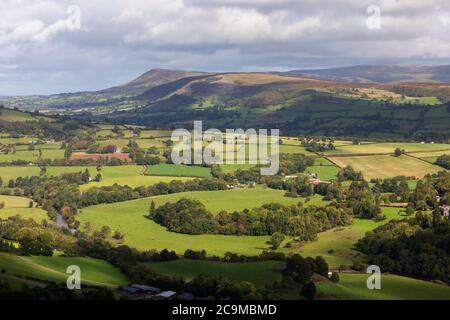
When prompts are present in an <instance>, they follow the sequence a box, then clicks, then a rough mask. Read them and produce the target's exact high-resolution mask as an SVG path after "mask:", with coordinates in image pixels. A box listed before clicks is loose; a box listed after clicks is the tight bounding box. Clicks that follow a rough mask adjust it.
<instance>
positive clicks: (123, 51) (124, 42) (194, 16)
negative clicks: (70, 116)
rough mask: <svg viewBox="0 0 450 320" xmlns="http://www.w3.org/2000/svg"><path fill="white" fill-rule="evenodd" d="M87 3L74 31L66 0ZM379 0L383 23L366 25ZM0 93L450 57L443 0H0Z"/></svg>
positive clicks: (449, 10)
mask: <svg viewBox="0 0 450 320" xmlns="http://www.w3.org/2000/svg"><path fill="white" fill-rule="evenodd" d="M71 4H76V5H78V6H79V8H80V9H81V29H80V30H76V31H74V30H69V29H68V28H67V27H66V25H65V23H66V21H67V19H68V17H69V16H68V13H67V7H68V6H69V5H71ZM373 4H375V5H378V6H380V8H381V13H382V28H381V30H369V29H368V28H367V27H366V19H367V14H366V8H367V6H369V5H373ZM0 9H1V11H2V20H1V21H0V50H1V55H0V94H1V95H6V94H31V93H32V94H36V93H42V94H47V93H56V92H61V91H82V90H94V89H101V88H104V87H108V86H111V85H116V84H119V83H121V82H126V81H128V80H130V78H132V77H134V76H137V75H139V74H140V73H143V72H145V71H147V70H148V69H150V68H155V67H163V68H179V69H190V70H193V69H198V70H207V71H231V70H236V71H241V70H242V71H244V70H245V71H250V70H258V71H261V70H286V69H294V68H317V67H334V66H340V65H353V64H362V63H449V59H450V33H449V32H448V29H449V27H450V3H449V2H448V1H446V0H430V1H419V0H335V1H332V0H329V1H326V0H170V1H167V0H128V1H120V0H109V1H107V0H97V1H90V0H74V1H58V0H45V1H38V0H20V1H17V0H0Z"/></svg>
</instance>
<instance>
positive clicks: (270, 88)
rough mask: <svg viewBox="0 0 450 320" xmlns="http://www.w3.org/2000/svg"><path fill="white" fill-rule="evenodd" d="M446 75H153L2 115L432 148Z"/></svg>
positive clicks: (440, 130)
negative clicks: (410, 142)
mask: <svg viewBox="0 0 450 320" xmlns="http://www.w3.org/2000/svg"><path fill="white" fill-rule="evenodd" d="M445 68H447V67H424V66H422V67H421V66H416V67H412V66H410V67H405V66H357V67H349V68H339V69H329V70H322V71H321V70H314V72H317V73H320V72H322V73H323V74H322V75H320V77H319V75H312V74H311V73H306V72H304V71H303V72H304V73H302V71H292V72H287V73H267V72H266V73H264V72H235V73H203V72H192V71H179V70H162V69H155V70H151V71H149V72H147V73H145V74H143V75H142V76H140V77H138V78H137V79H135V80H133V81H130V82H129V83H127V84H125V85H122V86H118V87H114V88H110V89H106V90H103V91H98V92H82V93H73V94H60V95H54V96H48V97H45V96H40V97H11V98H9V99H6V100H5V106H8V107H10V108H11V107H18V108H20V109H26V110H40V111H41V112H42V113H45V114H54V113H61V114H67V115H71V116H76V117H84V118H87V119H94V120H98V121H107V122H108V121H111V122H114V123H126V124H137V125H144V126H148V127H153V128H172V127H182V128H187V127H189V126H190V125H192V123H193V121H194V120H203V122H204V124H205V126H208V127H213V128H279V129H280V130H282V132H283V133H284V134H288V133H289V134H293V135H300V134H302V135H311V136H320V135H324V136H336V137H361V138H366V139H384V140H386V139H416V140H420V141H422V140H427V139H430V140H433V141H438V140H440V139H448V138H450V105H449V104H450V83H442V82H438V80H439V81H444V80H445V79H446V78H450V76H449V74H450V72H448V73H447V72H446V71H445ZM309 72H313V71H309ZM331 74H334V75H331ZM319 78H324V79H319ZM328 78H329V79H328ZM448 80H449V82H450V79H448ZM430 106H432V107H430Z"/></svg>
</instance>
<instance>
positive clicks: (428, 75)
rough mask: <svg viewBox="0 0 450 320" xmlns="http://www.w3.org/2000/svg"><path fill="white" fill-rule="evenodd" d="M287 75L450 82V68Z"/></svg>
mask: <svg viewBox="0 0 450 320" xmlns="http://www.w3.org/2000/svg"><path fill="white" fill-rule="evenodd" d="M286 74H289V75H296V76H302V77H312V78H318V79H326V80H334V81H347V82H358V83H390V82H446V83H449V82H450V66H422V65H408V66H398V65H397V66H396V65H362V66H352V67H343V68H333V69H318V70H293V71H289V72H286Z"/></svg>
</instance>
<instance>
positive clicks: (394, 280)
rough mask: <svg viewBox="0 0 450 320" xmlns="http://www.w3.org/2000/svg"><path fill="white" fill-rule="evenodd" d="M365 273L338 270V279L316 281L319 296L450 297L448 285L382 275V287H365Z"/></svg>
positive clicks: (375, 297) (389, 298) (399, 298)
mask: <svg viewBox="0 0 450 320" xmlns="http://www.w3.org/2000/svg"><path fill="white" fill-rule="evenodd" d="M367 277H368V275H367V274H356V273H340V274H339V278H340V281H339V283H332V282H331V281H327V280H323V281H320V282H316V286H317V298H318V299H333V300H450V287H449V286H445V285H440V284H435V283H431V282H428V281H423V280H417V279H413V278H407V277H402V276H397V275H393V274H382V275H381V290H369V289H367V284H366V281H367Z"/></svg>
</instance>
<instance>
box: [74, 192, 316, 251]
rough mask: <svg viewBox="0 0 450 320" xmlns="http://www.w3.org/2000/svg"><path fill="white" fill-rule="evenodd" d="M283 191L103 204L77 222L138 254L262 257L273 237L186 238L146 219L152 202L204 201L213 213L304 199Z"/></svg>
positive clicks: (190, 194) (187, 194)
mask: <svg viewBox="0 0 450 320" xmlns="http://www.w3.org/2000/svg"><path fill="white" fill-rule="evenodd" d="M283 194H284V191H281V190H272V189H262V188H256V189H238V190H230V191H203V192H184V193H178V194H172V195H164V196H156V197H150V198H143V199H136V200H131V201H124V202H118V203H113V204H100V205H96V206H91V207H87V208H84V209H82V211H81V213H80V214H79V215H78V216H77V219H78V220H79V221H80V222H81V225H82V226H84V224H85V223H86V222H90V224H91V225H92V227H93V228H94V229H96V230H99V229H100V228H101V227H103V226H109V227H110V228H111V229H112V230H120V231H121V232H123V233H124V234H125V243H126V244H127V245H129V246H131V247H134V248H137V249H139V250H149V249H152V248H155V249H160V250H161V249H164V248H168V249H171V250H175V251H176V252H177V253H183V252H184V251H185V250H186V249H192V250H203V249H205V250H206V251H207V253H208V254H209V255H220V256H222V255H223V254H224V253H226V252H228V251H231V252H237V253H240V254H246V255H255V254H260V253H261V251H262V250H268V249H270V245H268V244H267V241H268V240H269V238H270V237H268V236H262V237H252V236H224V235H187V234H179V233H174V232H170V231H167V229H166V228H164V227H162V226H160V225H158V224H156V223H155V222H153V221H152V220H150V219H148V218H147V217H146V216H147V214H148V209H149V206H150V202H151V201H152V200H153V201H154V202H155V204H156V205H157V206H159V205H162V204H164V203H166V202H169V201H172V202H173V201H177V200H178V199H180V198H182V197H188V198H191V199H197V200H200V201H202V202H203V203H204V204H205V205H206V206H207V208H208V209H209V210H211V211H212V212H213V213H218V212H219V211H221V210H228V211H230V212H231V211H233V210H243V209H245V208H252V207H256V206H259V205H262V204H264V203H269V202H281V203H284V204H296V203H297V202H298V201H301V200H302V199H293V198H284V197H283ZM321 201H322V200H320V198H313V199H312V200H311V202H309V204H314V203H320V202H321Z"/></svg>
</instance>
